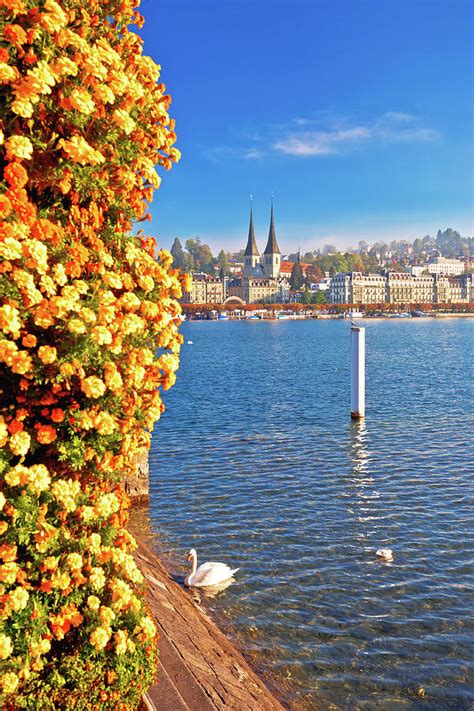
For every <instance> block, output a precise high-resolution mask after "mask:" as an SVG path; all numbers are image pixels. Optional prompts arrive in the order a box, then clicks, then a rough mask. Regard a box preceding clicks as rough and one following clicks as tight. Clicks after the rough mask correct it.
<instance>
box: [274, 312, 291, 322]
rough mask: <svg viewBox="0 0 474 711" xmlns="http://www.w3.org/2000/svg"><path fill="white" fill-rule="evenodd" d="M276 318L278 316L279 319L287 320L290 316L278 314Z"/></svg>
mask: <svg viewBox="0 0 474 711" xmlns="http://www.w3.org/2000/svg"><path fill="white" fill-rule="evenodd" d="M277 318H278V319H279V320H280V321H287V320H288V319H289V318H290V317H289V315H288V314H278V316H277Z"/></svg>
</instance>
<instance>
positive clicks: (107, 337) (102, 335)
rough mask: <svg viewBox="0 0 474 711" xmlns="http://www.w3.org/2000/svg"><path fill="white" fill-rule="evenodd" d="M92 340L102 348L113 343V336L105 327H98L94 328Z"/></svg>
mask: <svg viewBox="0 0 474 711" xmlns="http://www.w3.org/2000/svg"><path fill="white" fill-rule="evenodd" d="M91 338H92V340H93V341H95V343H97V344H98V345H100V346H102V345H106V344H109V343H112V334H111V333H110V331H109V329H108V328H106V327H105V326H96V327H95V328H93V329H92V332H91Z"/></svg>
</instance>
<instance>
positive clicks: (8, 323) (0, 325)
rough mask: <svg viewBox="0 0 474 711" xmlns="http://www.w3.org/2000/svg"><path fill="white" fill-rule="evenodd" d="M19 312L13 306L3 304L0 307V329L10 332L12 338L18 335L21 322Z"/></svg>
mask: <svg viewBox="0 0 474 711" xmlns="http://www.w3.org/2000/svg"><path fill="white" fill-rule="evenodd" d="M19 317H20V312H19V311H18V309H16V308H15V307H14V306H10V304H5V305H4V306H1V307H0V331H4V332H5V333H11V334H12V336H13V338H19V337H20V329H21V327H22V323H21V320H20V318H19Z"/></svg>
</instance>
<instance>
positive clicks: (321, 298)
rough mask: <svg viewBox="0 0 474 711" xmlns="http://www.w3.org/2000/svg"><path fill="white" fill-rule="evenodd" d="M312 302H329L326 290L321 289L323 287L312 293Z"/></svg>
mask: <svg viewBox="0 0 474 711" xmlns="http://www.w3.org/2000/svg"><path fill="white" fill-rule="evenodd" d="M311 303H312V304H327V303H328V299H327V296H326V292H324V291H321V289H318V290H317V291H315V292H313V294H311Z"/></svg>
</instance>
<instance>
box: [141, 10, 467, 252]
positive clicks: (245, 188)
mask: <svg viewBox="0 0 474 711" xmlns="http://www.w3.org/2000/svg"><path fill="white" fill-rule="evenodd" d="M141 12H142V13H143V14H144V16H145V20H146V21H145V27H144V28H143V30H142V35H143V37H144V40H145V52H146V53H147V54H150V55H151V56H153V58H154V59H155V60H156V61H157V62H159V63H160V64H161V65H162V67H163V71H162V79H163V81H164V82H165V83H166V85H167V90H168V91H169V92H170V93H171V95H172V97H173V105H172V107H171V113H172V116H173V117H174V118H175V119H176V121H177V133H178V142H177V146H178V148H180V150H181V151H182V154H183V157H182V160H181V162H180V163H179V164H178V165H177V166H175V167H174V168H173V170H172V171H171V172H170V173H166V174H165V175H163V183H162V186H161V188H160V190H159V191H158V192H157V193H156V197H155V200H154V203H153V207H152V215H153V227H152V231H153V233H154V234H155V235H156V236H157V237H158V240H159V242H160V244H162V245H163V246H165V247H169V246H170V245H171V243H172V240H173V239H174V237H176V236H178V237H180V239H181V240H182V242H183V243H184V241H185V240H186V239H187V238H188V237H195V236H199V237H200V239H201V240H202V241H203V242H208V243H209V244H210V245H211V248H213V250H214V251H215V250H218V249H219V248H220V247H224V248H225V249H231V250H234V249H239V248H240V247H242V246H244V243H245V241H246V234H247V228H248V208H249V195H250V194H253V196H254V202H253V206H254V218H255V228H256V236H257V242H258V245H259V247H260V248H261V249H263V248H264V246H265V242H266V237H267V233H268V221H269V210H270V197H271V193H272V192H273V193H274V194H275V218H276V226H277V237H278V240H279V242H280V247H281V250H282V252H284V253H285V252H290V251H295V249H296V248H297V247H298V246H301V248H302V250H303V251H305V250H307V249H315V248H317V247H319V246H322V245H323V244H326V243H333V244H336V245H338V246H340V247H344V246H349V245H354V246H355V245H357V242H358V241H359V240H360V239H366V240H368V241H375V240H377V239H384V240H387V241H389V240H391V239H404V238H409V239H413V238H415V237H420V236H423V235H425V234H427V233H431V234H433V232H435V231H436V230H437V229H438V228H441V229H444V228H446V227H453V228H456V229H458V230H459V231H461V233H463V234H472V233H473V232H474V227H473V209H472V206H473V202H474V194H473V167H472V166H473V53H472V52H473V48H472V40H473V37H472V35H473V31H472V27H473V19H474V18H473V12H474V3H473V2H471V0H325V1H324V2H323V1H321V0H306V1H305V0H291V1H288V0H246V1H244V0H241V1H235V0H220V1H219V2H215V1H214V0H192V2H188V1H187V0H173V1H172V2H170V1H169V0H163V1H157V0H143V1H142V4H141Z"/></svg>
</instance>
